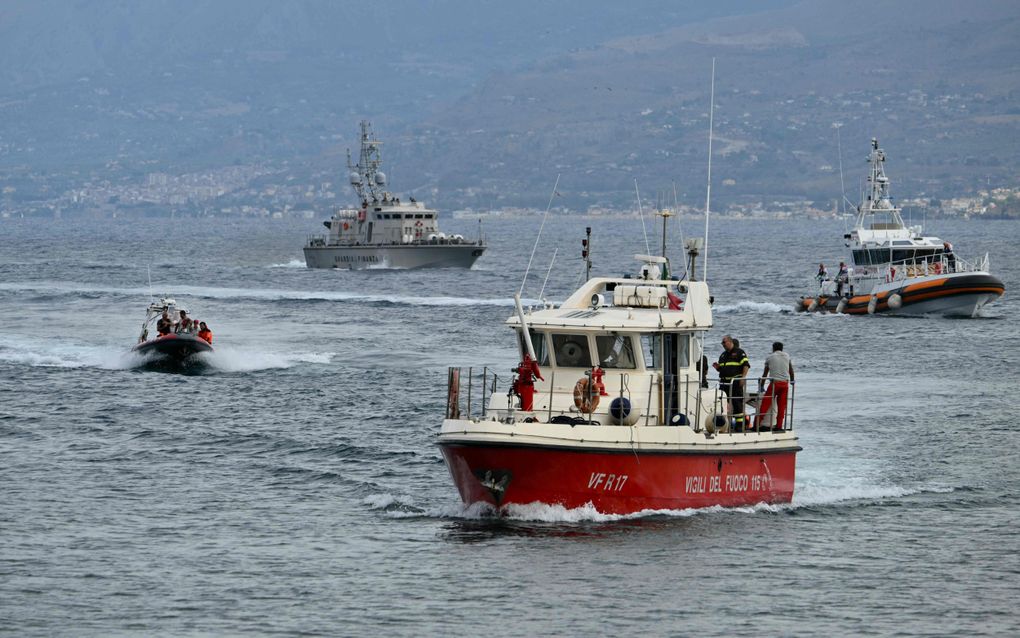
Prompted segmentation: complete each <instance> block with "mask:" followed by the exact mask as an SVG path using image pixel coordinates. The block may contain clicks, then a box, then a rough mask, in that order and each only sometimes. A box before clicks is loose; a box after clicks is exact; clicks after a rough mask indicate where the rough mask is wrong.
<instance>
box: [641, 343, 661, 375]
mask: <svg viewBox="0 0 1020 638" xmlns="http://www.w3.org/2000/svg"><path fill="white" fill-rule="evenodd" d="M641 354H642V355H643V356H644V359H645V370H658V369H660V368H662V337H661V336H660V335H658V334H645V335H641Z"/></svg>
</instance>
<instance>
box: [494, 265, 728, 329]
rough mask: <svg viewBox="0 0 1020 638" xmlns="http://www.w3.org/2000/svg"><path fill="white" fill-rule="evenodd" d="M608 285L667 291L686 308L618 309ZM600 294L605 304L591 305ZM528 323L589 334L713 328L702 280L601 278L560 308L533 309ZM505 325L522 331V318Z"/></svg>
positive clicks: (529, 324) (628, 307)
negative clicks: (681, 301)
mask: <svg viewBox="0 0 1020 638" xmlns="http://www.w3.org/2000/svg"><path fill="white" fill-rule="evenodd" d="M607 284H613V285H615V286H649V287H662V288H666V289H667V290H669V291H670V292H672V293H673V294H678V295H679V296H680V297H681V298H682V299H683V305H682V308H681V309H680V310H670V309H669V308H648V307H640V306H615V305H612V301H613V293H612V292H611V291H609V290H608V289H607ZM609 287H613V286H609ZM683 291H686V292H683ZM597 294H598V295H603V296H604V298H605V302H606V305H604V306H599V307H594V306H592V303H591V300H592V298H593V297H594V296H595V295H597ZM525 320H526V321H527V323H528V326H529V327H530V328H535V329H539V330H546V331H548V330H550V329H554V328H566V329H571V330H576V331H588V332H604V331H632V332H656V331H661V332H675V331H677V330H708V329H710V328H711V327H712V306H711V303H710V299H709V294H708V285H707V284H706V283H705V282H703V281H676V280H663V279H657V280H644V279H627V278H622V277H621V278H613V277H598V278H594V279H591V280H589V281H588V282H586V283H585V284H584V285H583V286H581V288H579V289H578V290H577V291H575V292H574V294H572V295H570V297H568V298H567V299H566V301H564V302H563V303H562V304H560V306H559V307H557V308H543V309H536V310H532V311H530V312H528V313H527V314H526V316H525ZM506 324H507V325H508V326H510V327H512V328H519V327H520V319H519V318H518V317H517V315H516V314H515V315H513V316H511V317H510V318H508V319H507V321H506Z"/></svg>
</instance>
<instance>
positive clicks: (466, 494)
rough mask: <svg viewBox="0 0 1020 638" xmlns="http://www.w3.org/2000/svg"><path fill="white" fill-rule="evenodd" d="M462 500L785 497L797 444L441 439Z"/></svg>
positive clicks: (647, 504)
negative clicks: (716, 449) (663, 447)
mask: <svg viewBox="0 0 1020 638" xmlns="http://www.w3.org/2000/svg"><path fill="white" fill-rule="evenodd" d="M441 447H442V451H443V456H444V457H445V458H446V464H447V467H449V469H450V474H451V475H452V476H453V481H454V483H455V484H456V485H457V490H458V491H459V492H460V496H461V498H462V499H463V500H464V503H466V504H469V505H470V504H471V503H477V502H486V503H490V504H492V505H493V506H495V507H501V506H505V505H510V504H520V505H523V504H528V503H535V502H540V503H545V504H548V505H562V506H563V507H566V508H568V509H574V508H577V507H583V506H585V505H587V504H588V503H591V504H592V505H593V506H594V507H595V509H597V510H598V511H599V512H602V513H606V514H631V513H635V512H640V511H644V510H676V509H686V508H700V507H709V506H712V505H723V506H728V507H732V506H740V505H754V504H757V503H789V502H790V501H791V500H792V499H793V482H794V468H795V464H796V454H797V451H798V450H799V449H800V448H799V447H791V448H788V449H785V450H779V451H771V452H764V453H763V452H757V453H754V454H746V453H736V454H734V453H730V454H726V453H720V454H701V453H697V454H688V453H649V452H638V453H635V452H633V451H630V450H628V451H626V452H605V451H581V450H571V449H562V448H548V447H528V446H516V447H515V446H506V447H504V446H492V445H478V444H476V445H471V444H458V443H443V444H441Z"/></svg>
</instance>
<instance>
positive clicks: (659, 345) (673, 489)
mask: <svg viewBox="0 0 1020 638" xmlns="http://www.w3.org/2000/svg"><path fill="white" fill-rule="evenodd" d="M635 257H636V258H637V259H638V260H639V261H640V262H641V263H642V266H641V270H640V275H639V276H638V278H633V277H631V278H627V277H620V278H608V277H603V278H594V279H589V280H588V281H587V282H586V283H584V285H582V286H581V288H579V289H578V290H577V291H576V292H574V293H573V294H572V295H571V296H570V297H569V298H568V299H567V300H566V301H564V302H563V303H562V304H561V305H560V306H559V307H557V308H553V307H544V308H541V309H536V310H530V311H528V312H525V310H524V309H523V307H522V305H521V303H520V298H519V297H517V298H516V301H517V312H516V314H515V315H514V316H512V317H510V318H509V319H508V320H507V325H508V326H509V327H510V328H512V329H513V330H514V331H515V333H516V337H517V338H516V341H517V344H518V346H519V349H520V354H521V364H519V365H518V366H517V367H516V368H515V369H514V370H513V373H514V375H515V376H516V378H515V379H514V380H513V381H512V382H511V384H510V389H509V392H507V393H506V394H501V393H500V392H499V391H498V389H497V388H498V385H499V383H500V381H502V379H500V378H499V377H498V376H497V375H494V374H493V373H492V371H491V370H490V369H488V368H485V369H483V370H482V372H481V374H478V373H477V371H476V370H469V371H467V372H468V373H467V374H466V375H463V374H462V370H461V369H459V368H451V370H450V375H449V387H448V397H447V414H446V419H444V421H443V425H442V429H441V431H440V433H439V437H438V445H439V446H440V448H441V450H442V453H443V457H444V458H445V459H446V463H447V466H448V467H449V470H450V474H451V475H452V477H453V481H454V483H455V484H456V486H457V490H458V491H459V492H460V496H461V499H462V500H463V501H464V503H465V504H467V505H471V504H474V503H487V504H489V505H491V506H492V507H493V508H494V509H495V510H496V511H500V512H505V511H506V510H507V508H508V507H511V506H514V505H529V504H535V503H539V504H545V505H559V506H562V507H564V508H567V509H574V508H581V507H593V508H594V509H595V510H597V511H598V512H601V513H606V514H634V513H640V512H654V511H661V510H679V509H687V508H703V507H708V506H713V505H722V506H746V505H755V504H759V503H788V502H790V501H791V500H792V498H793V488H794V474H795V465H796V455H797V452H799V451H800V449H801V448H800V446H799V445H798V439H797V436H796V434H795V433H794V430H793V421H794V405H793V396H792V394H791V396H790V397H789V399H788V404H787V406H786V410H785V418H782V421H781V422H779V423H777V422H776V420H777V417H776V414H777V412H778V411H777V409H776V408H777V406H776V405H775V404H776V403H777V402H776V401H771V403H772V406H771V408H770V409H769V412H767V413H765V414H763V415H761V418H755V419H753V420H750V421H748V422H749V423H752V424H754V427H749V428H747V429H745V430H743V431H735V428H734V427H731V426H732V424H734V423H735V422H737V421H736V420H735V419H734V418H733V417H734V416H735V415H733V414H729V409H728V408H729V403H730V402H729V401H727V400H726V397H725V395H723V393H722V392H721V391H720V390H719V389H717V388H715V387H709V382H708V379H707V378H706V375H707V368H708V366H707V365H705V363H704V362H703V354H702V353H703V352H704V351H705V344H704V340H705V335H706V333H707V332H708V331H709V330H710V329H711V328H712V326H713V322H712V299H711V297H710V295H709V288H708V285H707V283H706V282H704V281H691V280H690V279H688V278H683V279H674V278H672V277H671V276H670V274H669V262H668V260H667V259H666V258H665V257H656V256H647V255H636V256H635ZM691 266H692V267H691V268H688V272H692V271H693V270H694V269H693V263H692V264H691ZM751 385H753V381H749V382H748V383H746V384H745V386H751ZM747 389H753V388H750V387H748V388H747ZM472 398H474V401H472ZM746 398H747V399H748V401H749V403H750V404H752V405H753V404H754V403H755V400H756V399H757V396H755V395H749V396H747V397H746ZM479 399H480V400H479Z"/></svg>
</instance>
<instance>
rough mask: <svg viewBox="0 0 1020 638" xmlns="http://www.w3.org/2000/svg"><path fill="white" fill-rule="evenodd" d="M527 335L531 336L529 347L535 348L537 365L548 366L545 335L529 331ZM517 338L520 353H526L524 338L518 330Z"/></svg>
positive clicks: (526, 347) (547, 348)
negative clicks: (519, 344) (519, 343)
mask: <svg viewBox="0 0 1020 638" xmlns="http://www.w3.org/2000/svg"><path fill="white" fill-rule="evenodd" d="M528 334H530V335H531V345H532V346H533V347H534V348H535V360H536V361H537V362H538V365H540V366H547V365H549V347H548V345H547V344H546V342H545V333H544V332H535V331H534V330H529V331H528ZM517 337H518V339H519V340H520V342H521V352H522V353H523V352H527V351H528V345H527V344H526V343H524V336H523V335H522V334H521V332H520V331H519V330H518V331H517Z"/></svg>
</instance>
